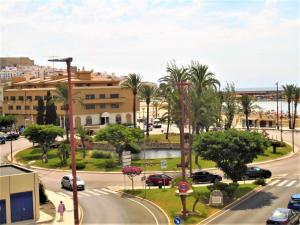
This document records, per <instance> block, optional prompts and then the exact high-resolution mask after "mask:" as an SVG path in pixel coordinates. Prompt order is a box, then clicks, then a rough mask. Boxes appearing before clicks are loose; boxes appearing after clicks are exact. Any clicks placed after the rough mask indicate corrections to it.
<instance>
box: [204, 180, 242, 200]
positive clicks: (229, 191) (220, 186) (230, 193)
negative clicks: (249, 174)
mask: <svg viewBox="0 0 300 225" xmlns="http://www.w3.org/2000/svg"><path fill="white" fill-rule="evenodd" d="M238 186H239V184H238V183H230V184H226V183H222V182H216V183H214V184H213V185H209V186H207V188H208V189H209V190H210V191H211V192H213V191H214V190H220V191H222V192H223V194H225V195H226V196H227V197H229V198H232V197H234V195H235V193H236V191H237V189H238Z"/></svg>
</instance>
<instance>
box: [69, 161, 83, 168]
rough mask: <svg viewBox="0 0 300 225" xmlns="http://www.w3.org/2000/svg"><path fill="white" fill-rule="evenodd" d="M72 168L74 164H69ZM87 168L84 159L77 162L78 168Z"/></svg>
mask: <svg viewBox="0 0 300 225" xmlns="http://www.w3.org/2000/svg"><path fill="white" fill-rule="evenodd" d="M69 167H70V169H72V164H70V165H69ZM84 168H85V163H84V162H82V161H77V162H76V170H82V169H84Z"/></svg>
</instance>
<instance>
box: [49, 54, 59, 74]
mask: <svg viewBox="0 0 300 225" xmlns="http://www.w3.org/2000/svg"><path fill="white" fill-rule="evenodd" d="M48 58H50V59H57V58H59V56H57V55H51V56H49V57H48ZM52 69H53V74H54V61H52Z"/></svg>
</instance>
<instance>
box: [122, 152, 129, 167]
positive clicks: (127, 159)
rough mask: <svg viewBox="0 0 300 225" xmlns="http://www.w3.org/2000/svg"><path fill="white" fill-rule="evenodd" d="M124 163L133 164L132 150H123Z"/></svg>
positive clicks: (124, 164)
mask: <svg viewBox="0 0 300 225" xmlns="http://www.w3.org/2000/svg"><path fill="white" fill-rule="evenodd" d="M122 164H123V167H125V166H130V165H131V152H129V151H123V152H122Z"/></svg>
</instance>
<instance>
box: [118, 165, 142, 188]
mask: <svg viewBox="0 0 300 225" xmlns="http://www.w3.org/2000/svg"><path fill="white" fill-rule="evenodd" d="M122 172H123V174H124V175H127V176H128V178H129V179H130V180H131V189H132V190H133V189H134V188H133V178H134V177H135V176H138V175H140V174H141V173H142V172H143V169H142V168H140V167H136V166H126V167H124V168H123V169H122Z"/></svg>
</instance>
